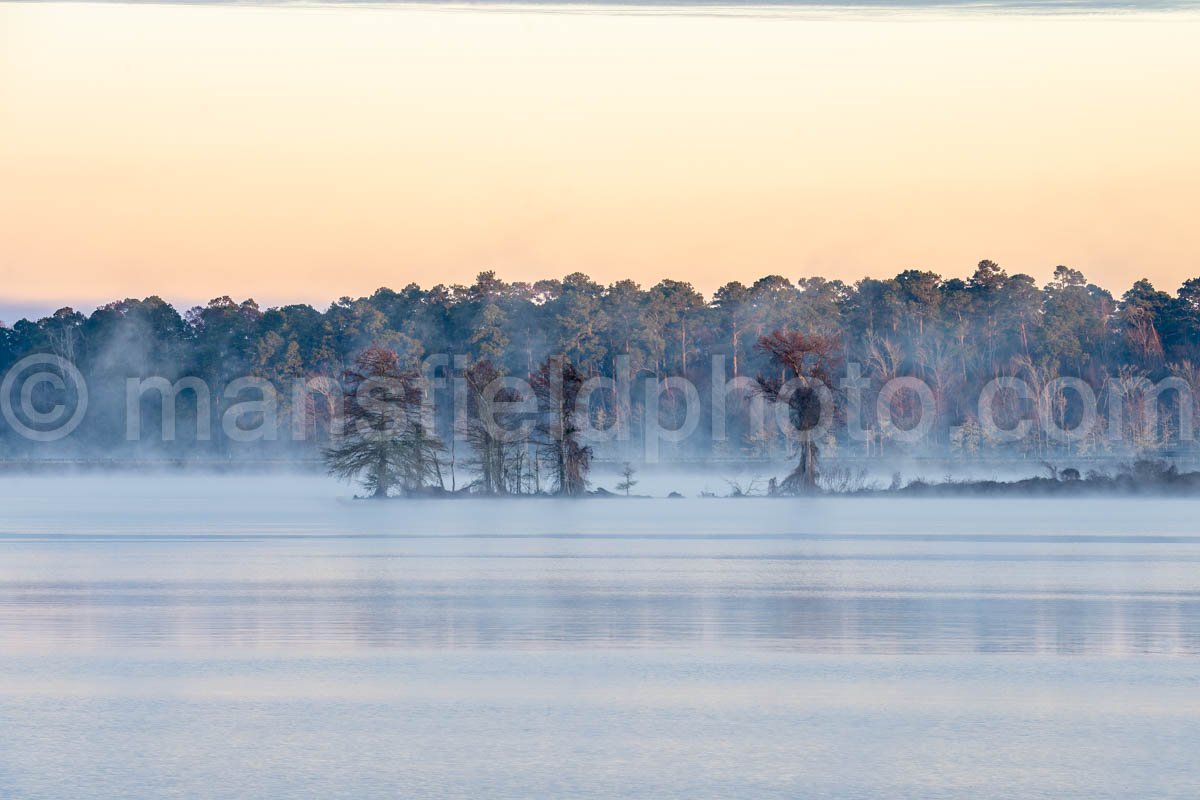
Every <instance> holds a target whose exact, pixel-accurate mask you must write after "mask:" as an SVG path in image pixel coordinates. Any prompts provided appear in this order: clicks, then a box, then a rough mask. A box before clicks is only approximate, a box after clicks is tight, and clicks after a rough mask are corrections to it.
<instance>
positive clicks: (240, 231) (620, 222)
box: [0, 2, 1200, 321]
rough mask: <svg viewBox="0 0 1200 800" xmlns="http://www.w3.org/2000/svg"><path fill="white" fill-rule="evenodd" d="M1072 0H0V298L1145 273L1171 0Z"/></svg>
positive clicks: (1115, 282)
mask: <svg viewBox="0 0 1200 800" xmlns="http://www.w3.org/2000/svg"><path fill="white" fill-rule="evenodd" d="M885 5H886V4H885ZM901 5H906V4H901ZM907 5H914V6H920V4H919V3H915V4H907ZM951 5H953V4H951ZM1017 5H1019V4H1017ZM1026 5H1028V4H1026ZM1084 5H1085V8H1084V11H1088V12H1091V13H1070V14H1057V13H1055V14H1049V13H1037V14H1026V13H1019V12H1017V11H1011V10H1007V11H960V10H957V9H954V8H946V7H944V6H945V4H941V5H939V6H938V7H936V8H920V7H916V8H906V9H896V8H891V9H884V10H877V9H868V10H862V9H857V10H845V9H833V10H828V9H813V8H803V7H801V8H792V9H762V8H754V7H739V8H737V9H733V10H729V9H725V10H720V9H718V10H712V9H701V8H687V7H673V8H670V9H654V10H647V9H645V8H642V9H614V8H603V7H591V8H576V9H573V10H567V9H562V8H553V7H542V8H514V7H499V6H495V7H487V8H462V7H450V6H437V5H433V6H418V7H410V6H393V7H369V6H358V5H338V6H336V7H335V6H320V5H314V6H304V7H296V6H286V7H284V6H278V5H276V6H241V5H238V6H232V5H210V4H194V5H128V4H119V3H118V4H95V5H88V4H59V3H47V4H26V3H2V2H0V131H3V133H2V135H0V319H6V318H8V319H10V321H11V318H12V317H13V316H14V315H16V314H31V313H37V312H39V311H41V312H42V313H44V312H46V311H49V310H52V309H53V308H56V307H58V306H59V305H63V304H72V305H75V306H77V307H88V306H89V305H94V304H95V303H97V302H101V301H106V300H109V299H115V298H122V297H126V296H138V297H142V296H146V295H150V294H157V295H160V296H162V297H165V298H167V299H168V300H171V301H173V302H176V303H178V304H181V305H187V304H191V303H196V302H203V301H206V300H208V299H209V298H211V297H216V296H220V295H226V294H228V295H231V296H233V297H235V298H236V299H242V298H246V297H253V298H255V299H257V300H258V301H259V302H260V303H261V304H263V305H268V304H279V303H286V302H312V303H314V304H316V305H318V306H324V305H325V304H327V303H328V302H329V301H331V300H333V299H335V298H337V297H340V296H343V295H351V296H359V295H363V294H368V293H370V292H371V291H373V290H374V289H376V288H377V287H379V286H391V287H393V288H401V287H402V286H404V285H406V284H408V283H410V282H417V283H420V284H422V285H424V286H430V285H433V284H436V283H469V282H470V281H471V280H472V279H473V278H474V276H475V275H476V274H477V273H478V272H480V271H482V270H488V269H492V270H495V271H496V272H497V273H499V275H500V276H501V277H502V278H505V279H508V280H535V279H538V278H543V277H551V276H557V277H561V276H563V275H566V274H568V273H570V272H574V271H577V270H581V271H584V272H587V273H588V274H590V275H591V276H593V277H594V278H595V279H597V280H599V281H601V282H609V281H613V280H617V279H619V278H624V277H632V278H634V279H635V280H637V281H639V282H640V283H642V284H643V285H649V284H653V283H655V282H657V281H658V280H660V279H662V278H665V277H670V278H675V279H680V280H688V281H691V282H692V283H693V284H694V285H695V286H696V287H697V288H699V289H701V290H702V291H705V292H712V291H713V290H714V289H715V288H717V287H718V286H720V285H721V284H723V283H725V282H727V281H730V280H742V281H747V282H748V281H752V280H754V279H755V278H757V277H760V276H762V275H766V274H782V275H784V276H787V277H789V278H792V279H795V278H799V277H803V276H809V275H822V276H825V277H828V278H841V279H843V280H855V279H857V278H860V277H863V276H865V275H871V276H875V277H882V276H890V275H894V274H895V273H897V272H899V271H900V270H903V269H908V268H920V269H931V270H934V271H936V272H939V273H941V274H943V275H947V276H950V275H956V276H966V275H968V274H970V272H971V271H972V269H973V266H974V264H975V263H976V262H978V261H979V260H981V259H984V258H989V259H992V260H995V261H998V262H999V263H1000V264H1001V265H1002V266H1004V267H1006V268H1007V269H1008V270H1009V271H1010V272H1027V273H1029V274H1032V275H1034V276H1035V277H1036V278H1037V279H1038V280H1039V281H1044V280H1046V279H1047V278H1048V277H1049V275H1050V273H1051V272H1052V270H1053V268H1054V266H1055V265H1057V264H1067V265H1070V266H1073V267H1076V268H1078V269H1081V270H1082V271H1083V272H1084V273H1085V274H1086V275H1087V276H1088V277H1089V278H1090V279H1091V280H1093V281H1095V282H1097V283H1100V284H1101V285H1104V286H1106V287H1108V288H1110V289H1111V290H1113V291H1114V292H1117V293H1118V294H1119V293H1120V292H1122V291H1124V290H1125V289H1126V288H1127V287H1128V286H1129V284H1131V283H1132V282H1133V281H1134V280H1136V279H1138V278H1141V277H1148V278H1150V279H1151V280H1152V281H1154V283H1155V284H1156V285H1159V286H1160V288H1165V289H1168V290H1172V291H1173V290H1174V289H1175V288H1177V287H1178V285H1179V284H1180V283H1181V282H1182V281H1183V280H1185V279H1186V278H1189V277H1194V276H1196V275H1200V263H1197V259H1196V253H1198V252H1200V224H1197V220H1196V217H1197V213H1198V211H1200V148H1197V146H1196V142H1197V141H1200V48H1196V47H1195V46H1194V45H1195V42H1196V41H1197V39H1198V38H1200V15H1197V13H1196V12H1194V11H1191V10H1189V9H1187V8H1178V9H1175V10H1169V11H1158V12H1155V13H1127V12H1110V11H1103V10H1098V9H1099V7H1100V6H1105V5H1112V4H1099V5H1097V6H1089V5H1088V4H1084ZM1042 10H1043V11H1044V9H1042Z"/></svg>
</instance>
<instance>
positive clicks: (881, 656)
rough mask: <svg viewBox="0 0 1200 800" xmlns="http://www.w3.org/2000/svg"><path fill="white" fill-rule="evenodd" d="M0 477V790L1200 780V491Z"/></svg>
mask: <svg viewBox="0 0 1200 800" xmlns="http://www.w3.org/2000/svg"><path fill="white" fill-rule="evenodd" d="M349 493H350V492H349V490H348V489H347V488H346V487H341V486H338V485H337V484H333V483H330V482H328V481H325V480H322V479H318V478H307V477H304V478H301V477H270V478H244V477H242V478H236V477H222V478H211V477H206V478H189V477H186V476H174V477H169V478H166V477H164V478H153V479H146V478H135V477H130V476H125V477H118V478H99V477H74V478H69V479H59V478H49V477H37V478H13V477H5V478H3V479H2V480H0V797H3V798H5V799H6V800H8V798H77V797H105V798H109V797H139V798H141V797H155V798H160V797H187V798H277V797H299V798H340V797H345V798H356V799H361V798H392V797H397V796H422V797H429V796H434V797H473V798H474V797H548V796H572V797H647V798H650V797H655V798H658V797H674V796H688V797H838V798H855V797H889V798H892V797H902V798H910V797H911V798H943V797H945V798H960V797H961V798H991V797H995V798H1001V797H1004V798H1007V797H1015V796H1020V797H1046V798H1108V797H1111V798H1128V797H1134V796H1140V797H1148V796H1154V797H1181V798H1182V797H1188V798H1194V797H1195V796H1196V795H1197V788H1198V787H1200V766H1198V765H1197V764H1196V760H1195V757H1194V755H1195V752H1196V749H1197V746H1200V700H1197V697H1200V692H1197V688H1200V687H1198V686H1197V683H1198V680H1197V679H1198V677H1200V671H1198V669H1197V666H1198V664H1200V661H1198V657H1200V531H1197V527H1196V524H1195V522H1194V520H1195V518H1196V513H1197V511H1198V510H1200V503H1198V502H1194V501H1182V500H1169V501H1162V500H1150V499H1142V500H1111V501H1096V500H1087V501H1085V502H1076V501H1061V500H1039V501H1018V500H1003V501H994V500H986V501H985V500H935V501H911V500H906V501H892V500H878V499H876V500H836V499H825V500H814V501H782V500H781V501H776V500H711V499H709V500H701V499H694V500H691V499H689V500H665V499H663V500H630V501H612V500H589V501H580V502H574V503H568V502H556V501H508V502H504V501H494V502H492V501H465V502H438V501H419V502H392V503H384V504H376V503H369V502H356V501H353V500H350V499H348V495H349Z"/></svg>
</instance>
